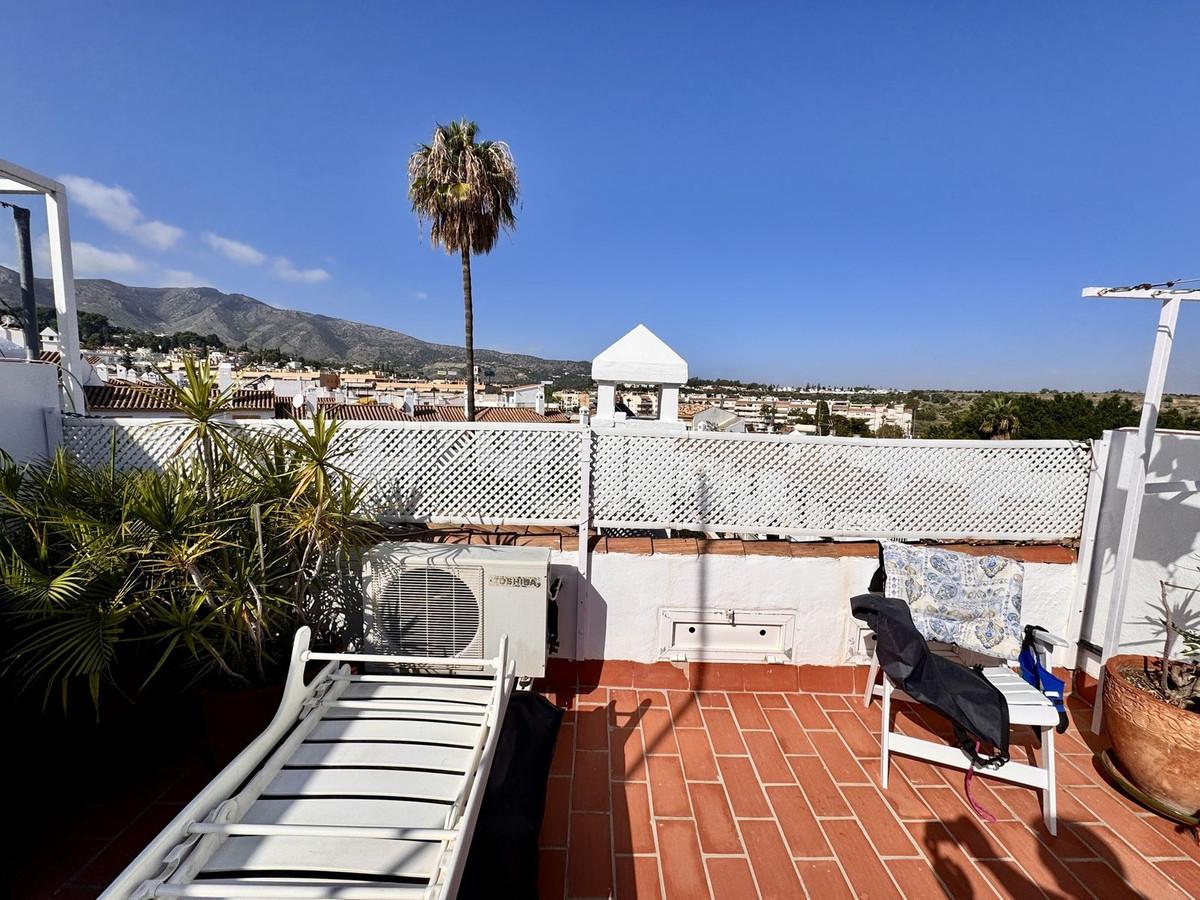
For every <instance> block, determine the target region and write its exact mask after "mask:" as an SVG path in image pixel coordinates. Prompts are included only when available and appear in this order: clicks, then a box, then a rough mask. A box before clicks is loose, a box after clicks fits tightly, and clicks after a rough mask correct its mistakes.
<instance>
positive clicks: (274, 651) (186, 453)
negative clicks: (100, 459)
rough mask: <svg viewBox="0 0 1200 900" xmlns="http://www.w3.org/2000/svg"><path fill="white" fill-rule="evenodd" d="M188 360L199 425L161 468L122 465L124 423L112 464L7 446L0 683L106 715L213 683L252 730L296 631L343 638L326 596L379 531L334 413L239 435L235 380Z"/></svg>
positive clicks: (185, 396) (207, 701) (181, 389)
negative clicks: (39, 455)
mask: <svg viewBox="0 0 1200 900" xmlns="http://www.w3.org/2000/svg"><path fill="white" fill-rule="evenodd" d="M185 362H186V376H187V378H186V380H185V382H184V383H183V384H181V385H174V384H171V385H170V386H169V388H168V390H169V392H170V394H171V397H172V400H173V405H174V406H175V408H176V410H177V411H178V412H180V413H181V414H182V419H174V420H172V423H170V424H171V425H172V427H174V428H179V427H180V426H181V425H182V426H183V435H182V438H181V440H180V441H179V443H178V445H177V448H176V451H175V455H174V457H173V458H172V459H171V460H170V461H169V462H168V463H167V464H165V465H163V466H161V467H147V468H144V469H140V470H131V471H125V470H123V469H122V468H120V467H119V466H118V465H117V452H116V443H115V442H116V440H117V435H116V433H115V432H114V438H113V439H114V446H113V452H112V457H111V459H110V461H109V463H108V464H106V465H101V466H95V467H92V466H86V465H84V464H82V463H80V462H79V461H77V460H75V459H73V458H72V457H71V456H70V454H68V453H67V452H65V451H64V450H62V449H60V450H59V451H58V452H57V453H56V454H55V456H54V457H53V458H52V459H51V460H49V461H48V462H46V463H41V464H30V465H16V464H15V463H13V462H12V461H11V460H9V459H7V458H6V457H4V456H3V454H2V452H0V615H2V616H3V619H2V621H4V623H5V625H6V626H7V627H6V629H5V632H4V634H3V635H2V636H0V675H6V676H7V677H8V678H9V679H11V683H12V686H14V687H20V688H24V689H32V690H36V691H38V692H39V693H41V694H42V696H43V702H46V701H48V700H49V699H50V697H52V696H54V695H55V694H57V695H59V696H60V697H61V699H62V703H63V705H64V707H65V706H66V704H67V700H68V697H70V696H72V695H74V694H76V693H77V692H79V691H80V690H83V691H86V692H87V694H88V695H90V699H91V702H92V704H93V705H95V706H96V708H97V712H98V711H99V708H100V705H101V696H102V694H103V695H104V697H106V698H113V697H120V698H128V699H130V700H136V699H138V698H142V697H145V696H147V695H146V688H147V686H148V685H149V684H150V683H151V682H152V681H153V682H154V683H155V684H156V685H158V686H159V687H160V688H165V689H167V690H169V691H175V692H176V693H177V694H178V693H181V692H185V691H189V689H190V688H193V687H199V689H200V691H199V693H200V695H201V697H202V698H203V699H202V706H203V707H205V708H207V709H210V710H211V709H212V707H213V706H214V703H215V704H216V705H217V706H224V715H218V716H213V717H211V718H212V719H213V720H214V722H215V721H216V719H223V720H224V721H225V722H227V723H245V724H246V725H247V728H248V729H249V733H251V734H252V733H254V731H256V730H258V728H259V727H260V726H261V725H262V724H263V723H264V721H265V718H266V717H267V716H268V715H269V712H270V710H272V709H273V707H274V705H275V701H276V696H275V695H272V693H271V691H270V686H271V685H272V684H277V683H278V682H279V681H280V680H281V679H282V676H283V673H284V671H285V669H286V660H287V651H288V648H289V646H290V642H291V638H292V635H293V634H294V633H295V630H296V628H298V627H299V626H300V625H302V624H308V625H311V626H312V627H313V630H314V632H315V634H316V635H317V640H318V641H319V642H324V643H328V642H329V641H331V640H332V639H334V637H335V636H336V630H337V622H336V619H335V618H334V617H333V616H331V615H330V614H329V613H328V612H327V611H325V609H324V605H323V601H324V599H325V598H326V597H327V595H329V594H330V593H336V591H335V590H334V589H335V588H336V587H337V584H338V583H339V579H340V578H341V577H342V573H343V572H344V570H345V560H346V558H347V556H348V555H349V554H351V553H352V552H353V551H354V550H355V549H356V548H357V547H359V546H362V545H364V544H366V543H369V542H370V541H371V539H372V537H373V535H374V533H375V530H376V527H377V526H376V525H375V522H374V521H373V520H371V519H368V518H366V517H364V516H362V515H361V514H360V512H359V510H360V509H361V496H360V492H359V491H358V490H357V489H356V488H355V486H354V485H353V483H352V480H351V478H350V477H349V475H348V474H347V473H346V472H345V470H343V469H342V468H341V467H340V465H339V463H340V461H341V458H342V457H343V456H344V455H345V454H347V453H348V452H351V450H352V448H351V447H350V446H349V441H348V439H343V438H339V436H338V428H337V423H336V422H332V421H326V420H325V419H324V417H323V416H322V415H321V414H320V413H318V414H317V415H316V416H315V417H314V418H313V420H312V421H311V422H310V423H301V422H296V423H294V424H293V425H291V426H287V427H280V428H243V427H239V426H238V425H237V424H236V423H234V422H232V421H231V420H230V417H229V412H230V410H231V408H232V404H233V400H234V390H233V389H225V390H220V389H218V386H217V384H216V377H215V374H214V373H213V372H212V370H211V369H210V368H209V366H208V365H207V364H205V363H203V362H199V361H197V360H195V359H192V358H188V359H187V360H186V361H185ZM263 687H266V688H267V690H266V691H260V690H259V688H263ZM205 718H210V717H209V716H205ZM244 742H245V735H244V734H239V735H237V736H235V739H234V740H233V741H230V742H229V743H230V744H231V745H233V746H235V747H236V746H238V745H239V743H244ZM214 751H215V755H217V756H223V755H227V753H226V749H225V748H224V747H219V748H214Z"/></svg>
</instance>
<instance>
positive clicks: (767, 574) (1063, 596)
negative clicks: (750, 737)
mask: <svg viewBox="0 0 1200 900" xmlns="http://www.w3.org/2000/svg"><path fill="white" fill-rule="evenodd" d="M552 563H553V564H554V567H555V574H556V575H559V576H562V577H563V578H564V580H565V589H564V591H563V593H562V595H560V609H561V612H560V623H559V634H560V636H561V647H560V651H559V653H560V655H561V656H567V657H574V658H576V659H602V658H603V659H628V660H634V661H635V662H655V661H657V660H659V659H660V658H661V657H660V655H659V640H658V636H659V631H658V628H659V611H660V609H662V608H684V609H697V610H699V609H705V610H710V611H711V610H720V609H727V608H733V609H737V610H770V611H772V612H790V613H794V614H795V616H796V630H795V645H794V647H793V648H792V659H791V661H792V662H793V663H804V664H812V665H844V664H847V663H851V662H856V661H858V660H857V659H856V658H855V656H854V654H853V647H854V645H855V643H856V632H857V629H858V625H859V623H858V621H857V620H856V619H853V617H852V616H851V615H850V604H849V602H848V601H849V599H850V597H852V596H854V595H855V594H861V593H863V592H864V591H866V589H867V585H868V583H869V582H870V579H871V574H872V573H873V572H874V571H875V565H876V562H875V560H874V559H869V558H863V557H849V556H842V557H814V558H797V557H776V556H732V555H730V556H726V555H717V554H703V555H700V556H680V555H673V554H655V555H651V556H638V555H632V554H624V553H595V554H593V555H592V591H591V594H590V595H589V596H588V597H587V598H586V603H587V618H586V627H585V632H584V640H583V644H582V647H581V648H577V647H576V646H575V643H576V642H575V635H576V617H575V600H576V597H577V591H578V589H579V578H578V574H577V571H576V555H575V554H574V553H555V554H553V556H552ZM1075 577H1076V567H1075V564H1074V563H1071V564H1050V563H1026V565H1025V595H1024V608H1023V612H1024V616H1023V618H1024V620H1025V622H1026V623H1032V624H1037V625H1041V626H1043V627H1044V628H1047V629H1049V630H1050V631H1053V632H1055V633H1057V634H1066V632H1067V626H1068V618H1069V615H1070V607H1071V599H1072V597H1073V594H1074V587H1075ZM580 651H582V652H580ZM1073 661H1074V654H1073V653H1071V654H1064V656H1063V659H1061V660H1058V659H1056V663H1057V664H1059V665H1063V664H1068V663H1070V664H1073Z"/></svg>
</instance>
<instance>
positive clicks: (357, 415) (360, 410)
mask: <svg viewBox="0 0 1200 900" xmlns="http://www.w3.org/2000/svg"><path fill="white" fill-rule="evenodd" d="M326 412H327V413H329V414H330V415H331V416H333V417H334V418H338V419H342V420H343V421H347V422H349V421H358V422H465V421H466V412H465V410H464V409H463V408H462V407H461V406H418V407H415V408H414V410H413V412H412V414H411V415H409V414H408V413H406V412H405V411H404V410H403V408H401V407H399V406H392V405H390V404H387V403H341V404H338V405H336V406H332V407H326ZM475 420H476V421H477V422H510V423H518V424H520V423H525V424H531V425H532V424H546V423H551V424H562V423H567V422H570V421H571V420H570V419H568V418H567V417H566V416H564V415H561V414H557V413H556V414H554V415H549V416H543V415H539V414H538V413H537V411H536V410H533V409H530V408H529V407H524V406H485V407H483V408H482V409H477V410H475Z"/></svg>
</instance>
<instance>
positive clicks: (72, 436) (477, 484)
mask: <svg viewBox="0 0 1200 900" xmlns="http://www.w3.org/2000/svg"><path fill="white" fill-rule="evenodd" d="M241 427H245V428H255V429H261V428H295V425H294V424H292V423H290V422H271V421H264V422H253V423H250V422H247V423H244V424H241ZM186 432H187V425H186V424H184V423H181V422H179V421H178V420H170V419H167V420H146V421H145V422H142V421H137V420H132V419H120V420H115V419H108V420H104V419H91V420H79V419H73V418H69V417H67V418H64V420H63V441H64V444H65V445H66V447H67V449H68V451H69V452H70V453H72V454H73V455H74V456H75V457H76V458H77V459H79V460H80V461H82V462H84V463H86V464H88V465H92V466H100V465H108V463H109V461H110V459H111V453H112V448H113V441H114V440H115V441H116V454H117V455H116V461H117V466H118V467H119V468H121V469H136V468H149V467H154V466H161V465H162V464H164V463H165V462H166V461H168V460H169V459H170V458H171V457H172V455H173V454H174V452H175V448H176V447H178V446H179V443H180V441H181V439H182V437H183V435H184V434H185V433H186ZM580 441H581V436H580V432H579V430H578V429H575V428H565V427H553V426H508V425H490V424H484V425H478V424H477V425H475V426H467V425H449V426H446V425H430V424H422V423H415V424H410V423H374V422H363V423H359V422H345V423H342V424H341V425H340V426H339V429H338V433H337V438H336V442H337V443H336V449H338V450H345V449H349V450H350V451H351V452H349V453H346V454H344V455H340V456H339V457H338V460H337V462H338V465H340V466H342V467H343V468H345V469H346V470H347V471H348V472H349V473H350V475H351V476H352V477H353V479H354V481H355V483H356V484H358V485H361V486H362V487H363V488H364V491H363V507H364V508H363V511H364V512H366V513H371V514H375V515H383V516H389V517H394V518H398V519H402V520H408V521H435V522H483V523H495V524H500V523H536V524H546V525H567V524H570V525H574V524H576V523H578V521H579V478H580V474H579V472H580V470H579V458H580Z"/></svg>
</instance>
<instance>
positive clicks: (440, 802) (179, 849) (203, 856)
mask: <svg viewBox="0 0 1200 900" xmlns="http://www.w3.org/2000/svg"><path fill="white" fill-rule="evenodd" d="M308 642H309V630H308V629H307V628H302V629H300V631H299V632H298V633H297V635H296V639H295V643H294V644H293V647H292V659H291V665H290V668H289V670H288V676H287V682H286V685H285V687H284V693H283V700H282V701H281V703H280V705H279V710H278V711H277V712H276V713H275V717H274V719H272V720H271V724H270V725H269V726H268V727H267V729H266V730H265V731H264V732H263V733H262V734H261V735H259V736H258V737H257V738H256V739H255V740H254V741H253V742H252V743H251V744H250V745H249V746H248V747H247V748H246V749H245V750H244V751H243V752H242V753H241V754H240V755H239V756H238V757H237V758H236V759H234V760H233V762H231V763H230V764H229V765H228V766H226V767H225V769H223V770H222V771H221V773H220V774H219V775H217V777H216V778H214V779H213V780H212V781H211V782H210V783H209V784H208V786H207V787H205V788H204V790H202V791H201V792H200V793H199V794H198V795H197V796H196V798H195V799H194V800H193V801H192V802H191V803H189V804H188V805H187V806H186V807H185V808H184V809H183V811H182V812H181V813H180V814H179V815H178V816H176V817H175V819H174V820H172V822H171V823H170V824H169V825H168V826H167V827H166V828H164V829H163V831H162V832H161V833H160V834H159V835H158V837H156V838H155V839H154V840H153V841H151V842H150V844H149V846H147V847H146V849H145V850H143V851H142V853H141V854H140V855H139V856H138V857H137V859H135V860H134V861H133V862H132V863H130V864H129V866H128V868H126V869H125V871H124V872H122V873H121V875H120V876H118V877H117V879H116V880H115V881H114V882H113V883H112V884H111V885H110V886H109V887H108V889H107V890H106V891H105V892H104V894H102V895H101V896H102V898H104V900H118V898H120V900H125V898H129V900H146V898H151V897H219V898H227V900H231V898H248V900H249V898H260V897H273V898H294V900H316V898H337V900H393V898H409V897H412V898H418V897H419V898H424V900H433V898H452V897H454V895H455V893H456V892H457V889H458V883H459V880H460V879H461V877H462V872H463V866H464V864H465V863H466V858H467V850H468V849H469V846H470V842H471V833H472V831H473V829H474V826H475V819H476V817H477V816H478V814H479V806H480V803H481V802H482V800H483V789H484V786H485V785H486V783H487V777H488V772H489V770H490V769H491V763H492V756H493V754H494V753H495V748H496V741H497V738H498V735H499V732H500V726H501V724H502V722H503V719H504V712H505V709H506V707H507V704H508V698H509V696H510V695H511V692H512V689H513V684H514V681H515V676H514V675H513V669H512V666H511V665H510V664H509V662H508V659H507V639H504V640H502V641H501V643H500V653H499V656H497V657H496V658H495V659H491V660H455V659H440V658H417V657H392V656H368V655H356V654H347V653H314V652H310V651H309V649H308ZM311 660H317V661H324V662H327V663H328V664H327V665H326V666H325V667H324V668H323V669H321V671H320V672H319V673H318V674H317V675H316V677H315V678H313V680H312V681H311V682H309V683H308V684H305V683H304V667H305V663H307V662H309V661H311ZM351 662H357V663H389V664H398V665H400V666H403V667H405V668H408V667H413V668H418V669H422V670H425V671H428V670H429V669H432V668H436V669H438V670H440V673H439V674H437V675H432V674H409V675H400V674H387V675H353V674H351V672H350V667H349V666H348V665H346V664H347V663H351ZM447 673H448V674H447Z"/></svg>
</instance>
